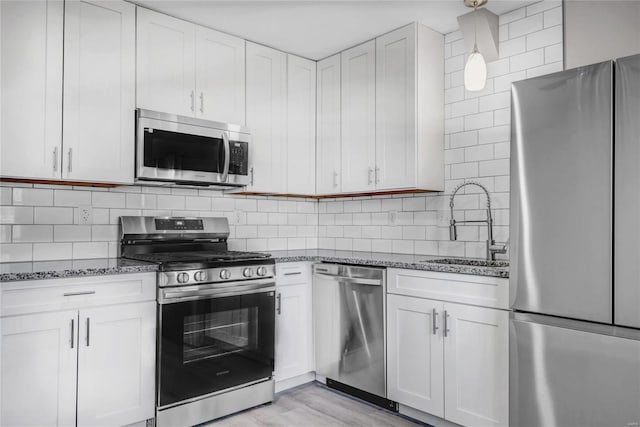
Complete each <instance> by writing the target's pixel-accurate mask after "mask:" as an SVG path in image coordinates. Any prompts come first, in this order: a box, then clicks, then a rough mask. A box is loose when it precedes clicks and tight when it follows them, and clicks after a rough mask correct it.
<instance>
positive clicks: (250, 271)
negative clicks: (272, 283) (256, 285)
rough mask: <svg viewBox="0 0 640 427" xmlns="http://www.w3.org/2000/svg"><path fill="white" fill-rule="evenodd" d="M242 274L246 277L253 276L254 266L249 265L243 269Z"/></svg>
mask: <svg viewBox="0 0 640 427" xmlns="http://www.w3.org/2000/svg"><path fill="white" fill-rule="evenodd" d="M242 275H243V276H244V277H253V268H250V267H247V268H245V269H244V270H242Z"/></svg>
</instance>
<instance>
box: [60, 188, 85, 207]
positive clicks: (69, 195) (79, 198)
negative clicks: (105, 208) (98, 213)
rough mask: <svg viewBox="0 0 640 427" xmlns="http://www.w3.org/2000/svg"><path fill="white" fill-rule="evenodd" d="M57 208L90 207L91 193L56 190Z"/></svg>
mask: <svg viewBox="0 0 640 427" xmlns="http://www.w3.org/2000/svg"><path fill="white" fill-rule="evenodd" d="M53 200H54V203H53V204H54V205H55V206H90V205H91V192H90V191H75V190H55V191H54V194H53Z"/></svg>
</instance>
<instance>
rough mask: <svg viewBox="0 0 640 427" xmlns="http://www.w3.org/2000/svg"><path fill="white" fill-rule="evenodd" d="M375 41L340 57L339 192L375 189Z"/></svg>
mask: <svg viewBox="0 0 640 427" xmlns="http://www.w3.org/2000/svg"><path fill="white" fill-rule="evenodd" d="M375 47H376V45H375V41H374V40H371V41H370V42H367V43H364V44H361V45H359V46H356V47H354V48H351V49H349V50H345V51H344V52H342V53H341V55H342V58H341V59H342V94H341V95H342V114H341V117H342V159H341V161H342V191H345V192H353V191H369V190H373V189H375V177H374V172H375V143H376V140H375V138H376V135H375V119H376V101H375V95H376V78H375V72H376V67H375V65H376V64H375V55H376V51H375Z"/></svg>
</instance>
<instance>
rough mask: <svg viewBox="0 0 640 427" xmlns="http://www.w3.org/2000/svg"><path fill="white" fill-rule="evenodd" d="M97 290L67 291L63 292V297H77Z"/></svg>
mask: <svg viewBox="0 0 640 427" xmlns="http://www.w3.org/2000/svg"><path fill="white" fill-rule="evenodd" d="M95 293H96V291H80V292H65V293H64V294H62V296H63V297H75V296H77V295H92V294H95Z"/></svg>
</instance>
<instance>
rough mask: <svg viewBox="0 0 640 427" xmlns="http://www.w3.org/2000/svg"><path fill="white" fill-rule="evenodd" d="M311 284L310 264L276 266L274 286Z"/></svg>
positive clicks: (286, 263)
mask: <svg viewBox="0 0 640 427" xmlns="http://www.w3.org/2000/svg"><path fill="white" fill-rule="evenodd" d="M301 283H311V263H310V262H284V263H278V264H276V286H284V285H299V284H301Z"/></svg>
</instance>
